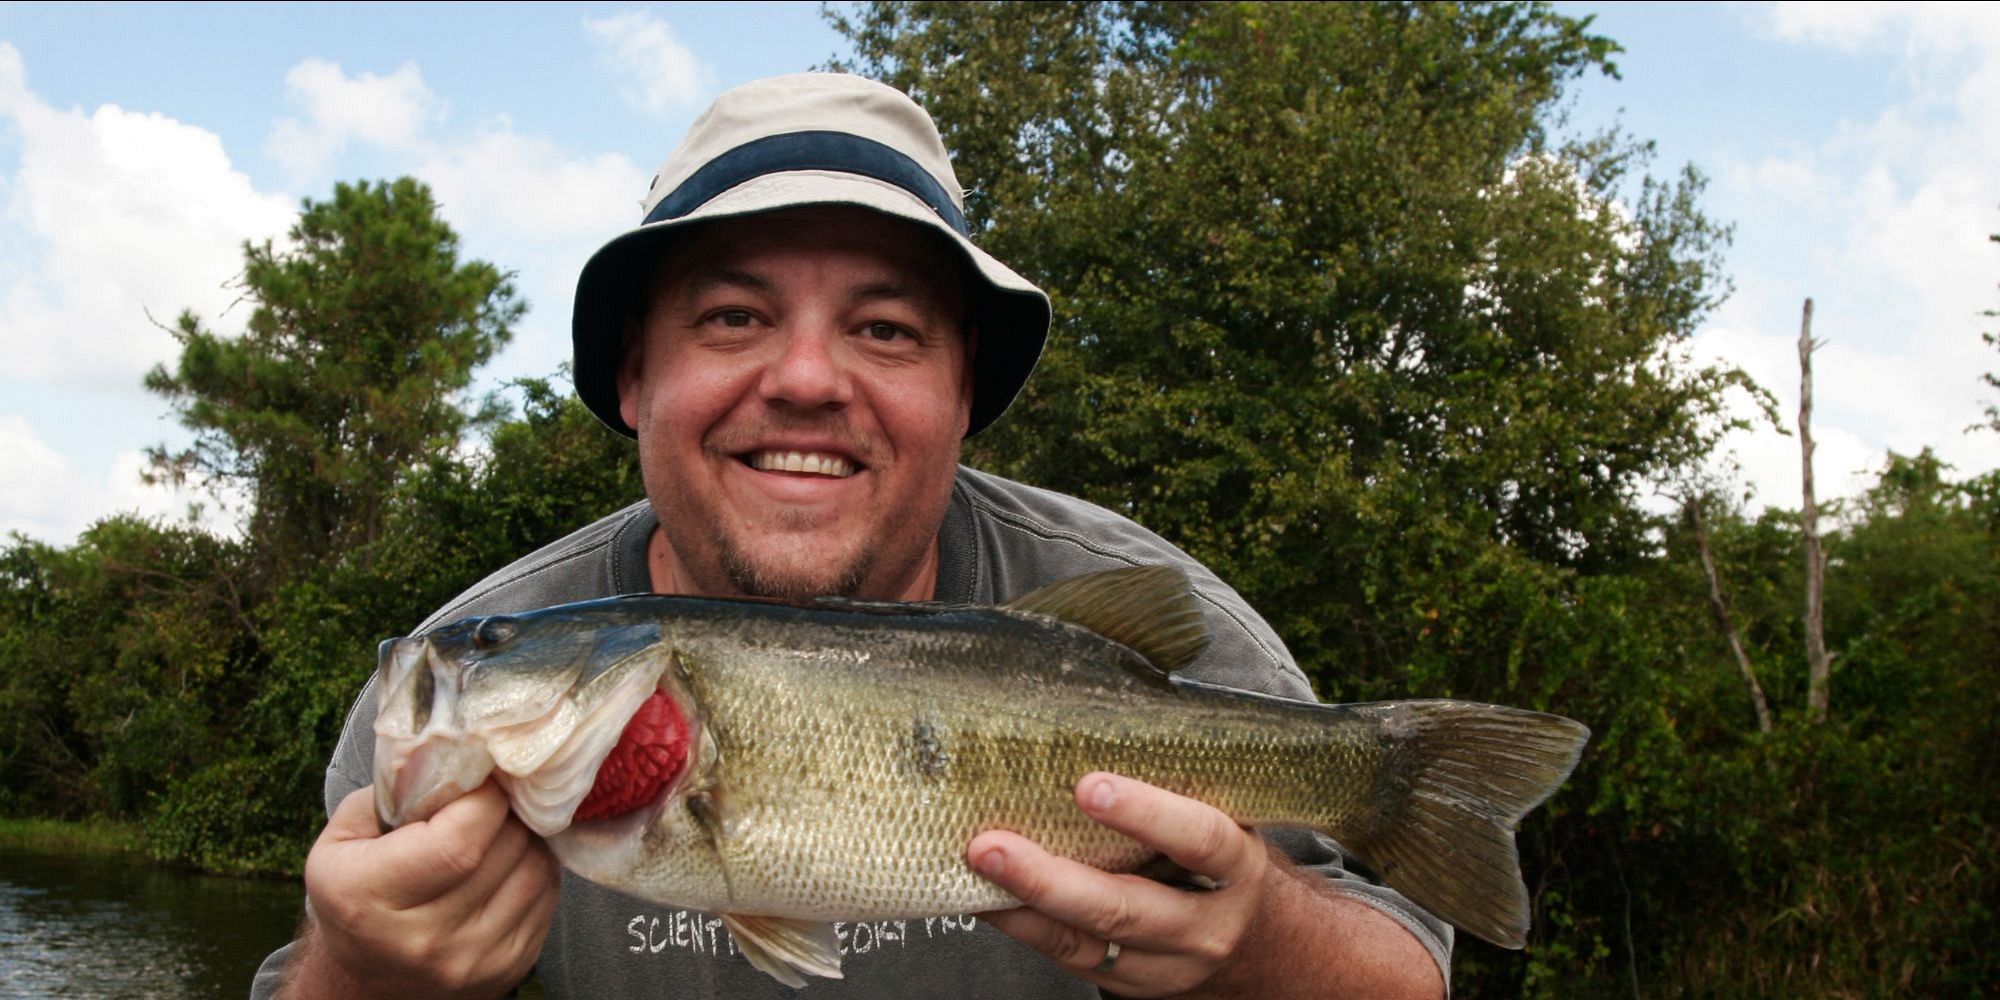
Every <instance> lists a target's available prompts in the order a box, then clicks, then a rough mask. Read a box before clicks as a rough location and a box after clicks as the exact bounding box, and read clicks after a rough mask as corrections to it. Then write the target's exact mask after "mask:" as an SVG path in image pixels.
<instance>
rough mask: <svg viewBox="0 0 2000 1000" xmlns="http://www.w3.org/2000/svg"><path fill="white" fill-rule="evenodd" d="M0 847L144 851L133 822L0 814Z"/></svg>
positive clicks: (82, 851) (71, 851)
mask: <svg viewBox="0 0 2000 1000" xmlns="http://www.w3.org/2000/svg"><path fill="white" fill-rule="evenodd" d="M0 848H15V849H25V850H35V851H61V852H63V853H66V854H135V855H140V854H144V853H145V841H144V835H143V834H141V833H140V831H139V826H138V824H136V823H117V822H112V821H110V820H103V819H86V820H60V819H14V818H8V817H0Z"/></svg>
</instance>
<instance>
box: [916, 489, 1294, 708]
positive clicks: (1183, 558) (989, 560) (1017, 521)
mask: <svg viewBox="0 0 2000 1000" xmlns="http://www.w3.org/2000/svg"><path fill="white" fill-rule="evenodd" d="M954 492H955V497H954V499H955V501H956V502H957V503H960V504H962V505H963V507H964V509H965V511H966V513H967V516H968V520H969V527H970V529H971V530H970V534H971V548H972V553H971V555H972V558H974V559H975V560H976V561H977V562H978V564H979V576H980V578H981V585H980V592H979V593H978V594H976V597H975V599H976V600H978V601H980V602H992V603H998V602H1002V601H1007V600H1011V599H1013V598H1015V597H1018V596H1020V595H1022V594H1025V593H1027V592H1028V591H1030V590H1033V589H1035V588H1036V587H1040V586H1043V585H1045V584H1049V583H1053V582H1055V581H1057V580H1065V579H1068V578H1070V577H1073V576H1081V575H1083V574H1085V573H1095V572H1098V571H1100V570H1107V569H1118V568H1122V567H1127V566H1142V565H1150V564H1171V565H1175V566H1179V567H1180V568H1181V570H1182V571H1183V572H1185V573H1186V574H1187V576H1188V582H1189V584H1190V586H1191V587H1192V588H1193V590H1194V594H1195V598H1196V599H1197V600H1198V601H1200V602H1201V605H1202V609H1203V618H1204V620H1205V621H1206V622H1207V624H1208V627H1209V638H1210V645H1209V651H1208V653H1205V654H1204V655H1203V656H1202V658H1201V659H1200V660H1198V661H1196V663H1195V664H1194V666H1192V667H1190V668H1189V675H1190V676H1194V677H1197V678H1199V679H1202V680H1209V681H1214V682H1217V683H1225V684H1229V685H1231V686H1235V687H1245V688H1250V689H1253V690H1259V691H1265V692H1267V693H1271V694H1279V695H1284V696H1287V697H1294V698H1297V697H1310V696H1311V695H1310V691H1311V689H1310V687H1309V686H1308V685H1307V684H1306V682H1305V678H1304V676H1303V675H1301V674H1300V673H1299V669H1298V666H1297V665H1296V664H1295V663H1294V662H1293V660H1292V655H1291V652H1290V651H1289V650H1287V649H1286V648H1285V644H1284V643H1283V642H1282V641H1281V640H1280V639H1279V638H1278V636H1277V634H1276V632H1274V631H1273V630H1272V628H1271V626H1270V625H1269V624H1268V623H1266V622H1265V621H1264V619H1263V618H1262V616H1260V615H1258V614H1257V612H1256V611H1255V610H1254V609H1253V608H1251V607H1250V604H1249V602H1248V601H1246V600H1244V599H1243V596H1242V595H1241V594H1238V593H1237V592H1236V590H1235V588H1233V587H1231V586H1229V585H1228V584H1227V583H1224V582H1223V581H1222V579H1221V578H1220V577H1218V576H1217V575H1216V574H1215V573H1214V572H1213V571H1212V570H1210V569H1209V568H1208V567H1207V566H1204V565H1202V563H1201V562H1200V561H1198V560H1196V559H1195V558H1194V557H1193V556H1190V555H1188V554H1187V553H1186V552H1183V551H1181V549H1180V548H1179V547H1178V546H1176V545H1174V544H1173V543H1172V542H1169V541H1167V540H1166V539H1164V538H1161V537H1160V536H1159V535H1157V534H1154V533H1153V532H1152V531H1149V530H1147V529H1146V528H1145V527H1144V526H1142V525H1140V524H1139V523H1138V522H1137V521H1134V520H1132V519H1131V518H1129V517H1126V516H1125V515H1123V514H1120V513H1118V512H1117V511H1114V510H1110V509H1107V508H1105V507H1102V506H1099V505H1098V504H1094V503H1091V502H1090V501H1088V500H1083V499H1081V498H1078V497H1073V496H1069V495H1068V494H1064V493H1058V492H1056V491H1054V490H1048V489H1042V488H1040V487H1036V486H1029V485H1027V484H1025V483H1019V482H1015V481H1013V480H1011V479H1007V478H1005V477H1002V476H996V475H994V474H992V473H989V472H981V471H979V470H977V469H969V468H963V467H961V468H960V469H959V473H958V483H957V487H956V489H955V491H954Z"/></svg>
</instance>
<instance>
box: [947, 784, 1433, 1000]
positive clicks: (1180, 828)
mask: <svg viewBox="0 0 2000 1000" xmlns="http://www.w3.org/2000/svg"><path fill="white" fill-rule="evenodd" d="M1076 801H1077V805H1078V806H1080V807H1081V808H1082V809H1083V810H1084V812H1085V813H1087V814H1089V815H1090V817H1091V818H1093V819H1095V820H1097V821H1098V822H1100V823H1103V824H1104V825H1105V826H1108V827H1110V828H1111V829H1114V830H1117V831H1118V832H1120V833H1123V834H1125V835H1126V836H1129V837H1132V838H1133V839H1135V840H1138V841H1139V842H1140V843H1143V844H1145V845H1147V846H1149V847H1152V848H1155V849H1157V850H1158V851H1159V852H1160V853H1161V854H1163V855H1165V856H1166V857H1167V858H1168V860H1171V861H1173V862H1174V863H1175V864H1177V865H1180V866H1181V867H1183V868H1185V869H1187V870H1188V871H1190V872H1192V873H1194V874H1196V875H1202V876H1207V877H1208V878H1210V879H1213V880H1214V881H1215V882H1216V884H1217V886H1218V888H1217V889H1216V890H1214V891H1212V892H1188V891H1183V890H1180V889H1176V888H1173V887H1171V886H1166V885H1162V884H1160V883H1158V882H1154V881H1152V880H1150V879H1145V878H1141V877H1139V876H1136V875H1114V874H1111V873H1108V872H1103V871H1099V870H1098V869H1096V868H1092V867H1090V866H1088V865H1083V864H1079V863H1077V862H1074V861H1070V860H1067V859H1064V858H1058V857H1055V856H1053V855H1051V854H1049V853H1048V852H1046V851H1044V850H1042V849H1041V848H1040V847H1039V846H1037V845H1036V844H1034V843H1033V842H1031V841H1029V840H1027V839H1026V838H1023V837H1021V836H1019V835H1018V834H1014V833H1009V832H1007V831H1000V830H996V831H991V832H988V833H982V834H980V835H979V836H977V837H975V838H973V840H972V844H971V846H970V847H969V848H968V849H967V851H966V857H967V858H968V860H970V861H971V863H972V866H973V869H974V870H975V871H977V872H979V873H980V874H981V875H984V876H985V877H987V878H989V879H991V880H993V881H994V882H995V883H997V884H998V885H999V886H1000V887H1001V888H1004V889H1006V890H1007V891H1008V892H1011V893H1013V894H1014V895H1015V896H1016V897H1017V898H1019V899H1020V900H1021V901H1022V902H1023V903H1024V904H1026V905H1024V906H1022V907H1020V908H1018V909H1013V910H1003V911H1000V912H997V913H988V914H983V916H984V918H985V919H986V920H988V921H990V922H991V923H992V924H993V925H994V926H995V927H998V928H999V929H1000V930H1001V931H1003V932H1005V933H1006V934H1008V935H1009V936H1011V937H1014V938H1016V939H1018V940H1020V941H1022V942H1024V943H1026V944H1027V945H1029V946H1030V947H1032V948H1034V949H1035V950H1037V951H1040V952H1042V953H1043V954H1045V955H1048V956H1049V957H1050V958H1052V959H1054V960H1055V961H1056V962H1057V963H1058V964H1060V965H1062V966H1063V967H1064V968H1065V969H1068V970H1069V971H1070V972H1072V973H1074V974H1076V975H1077V976H1079V977H1081V978H1083V979H1085V980H1088V981H1090V982H1092V983H1095V984H1097V985H1098V986H1100V987H1102V988H1104V989H1105V990H1108V991H1110V992H1113V993H1117V994H1119V995H1122V996H1131V997H1160V996H1179V995H1187V994H1192V995H1196V996H1211V997H1229V996H1256V997H1283V996H1301V997H1308V996H1309V997H1324V996H1335V995H1355V996H1384V995H1393V996H1428V997H1437V996H1440V995H1441V994H1442V992H1443V986H1444V984H1443V981H1442V980H1441V978H1440V977H1439V974H1438V970H1437V963H1436V962H1434V961H1433V960H1432V959H1431V957H1430V953H1429V952H1427V951H1426V950H1425V949H1424V947H1423V945H1422V944H1420V943H1418V941H1417V940H1416V938H1415V937H1413V936H1412V935H1411V934H1410V933H1409V932H1408V931H1406V930H1404V929H1403V927H1402V926H1401V925H1400V924H1397V923H1396V922H1395V921H1393V920H1391V919H1390V918H1388V917H1386V916H1384V915H1382V914H1381V913H1379V912H1378V911H1376V910H1374V909H1373V908H1372V907H1369V906H1367V905H1366V904H1363V903H1359V902H1355V901H1353V900H1350V899H1345V898H1341V897H1338V896H1336V895H1334V894H1333V893H1331V892H1328V891H1327V890H1326V889H1325V888H1324V887H1323V886H1320V885H1315V884H1313V879H1312V877H1310V876H1308V875H1304V874H1302V873H1300V872H1298V871H1297V870H1296V869H1294V868H1292V866H1291V864H1290V863H1289V861H1286V860H1285V859H1283V858H1282V857H1281V856H1277V857H1274V855H1273V852H1272V850H1271V849H1270V848H1269V847H1268V846H1267V845H1266V844H1265V843H1264V841H1263V839H1262V838H1260V837H1258V836H1257V835H1256V834H1255V833H1252V832H1251V831H1249V830H1246V829H1244V828H1243V827H1241V826H1238V825H1237V824H1236V822H1235V821H1234V820H1231V819H1230V818H1229V817H1228V816H1227V815H1225V814H1223V813H1222V812H1220V811H1218V810H1216V809H1214V808H1212V807H1210V806H1208V805H1206V804H1204V803H1201V802H1197V801H1194V800H1193V799H1188V798H1184V797H1182V796H1179V795H1175V794H1173V793H1171V792H1167V791H1164V790H1162V789H1159V788H1155V787H1153V786H1152V785H1148V784H1146V783H1144V782H1140V781H1134V780H1132V779H1130V778H1123V777H1119V776H1117V775H1112V774H1104V773H1101V772H1100V773H1093V774H1088V775H1085V776H1084V777H1083V779H1082V780H1080V781H1078V782H1077V786H1076ZM1113 941H1115V942H1117V943H1118V948H1117V951H1116V952H1115V953H1113V952H1112V951H1111V949H1110V945H1109V943H1110V942H1113ZM1114 954H1115V957H1113V956H1114ZM1107 966H1108V967H1107Z"/></svg>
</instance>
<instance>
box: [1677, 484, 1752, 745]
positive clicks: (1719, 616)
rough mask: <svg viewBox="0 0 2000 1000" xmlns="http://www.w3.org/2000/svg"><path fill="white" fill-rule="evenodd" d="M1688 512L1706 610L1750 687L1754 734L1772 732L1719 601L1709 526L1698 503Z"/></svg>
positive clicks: (1689, 505)
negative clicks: (1705, 589)
mask: <svg viewBox="0 0 2000 1000" xmlns="http://www.w3.org/2000/svg"><path fill="white" fill-rule="evenodd" d="M1687 509H1688V513H1689V514H1690V515H1691V516H1692V517H1693V518H1694V544H1695V549H1696V550H1697V551H1699V552H1700V553H1701V569H1702V572H1704V573H1707V574H1708V607H1709V610H1710V611H1713V612H1715V623H1716V624H1717V625H1719V626H1721V627H1722V634H1723V635H1724V636H1725V637H1727V638H1728V639H1729V651H1730V652H1732V653H1734V654H1736V669H1737V670H1739V671H1741V672H1742V673H1743V683H1744V684H1745V685H1748V686H1749V688H1750V704H1752V705H1755V706H1756V707H1757V731H1758V732H1761V733H1768V732H1770V731H1771V706H1770V703H1769V702H1766V701H1765V700H1764V688H1763V686H1762V685H1760V684H1758V683H1757V671H1755V670H1753V669H1751V666H1750V654H1748V653H1745V652H1744V651H1743V640H1742V638H1741V637H1740V636H1738V635H1737V632H1736V623H1735V621H1733V620H1731V619H1730V617H1729V605H1728V604H1727V603H1725V602H1724V601H1723V600H1722V581H1721V579H1720V578H1719V577H1718V576H1717V575H1716V572H1715V557H1714V556H1712V555H1710V554H1709V550H1708V526H1707V524H1706V522H1705V521H1704V520H1703V518H1702V515H1701V500H1700V498H1698V497H1689V498H1688V500H1687Z"/></svg>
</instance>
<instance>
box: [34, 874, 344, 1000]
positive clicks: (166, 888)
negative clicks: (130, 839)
mask: <svg viewBox="0 0 2000 1000" xmlns="http://www.w3.org/2000/svg"><path fill="white" fill-rule="evenodd" d="M303 899H304V889H303V888H302V887H301V886H300V885H299V883H298V882H296V881H282V880H254V879H229V878H215V877H211V876H205V875H191V874H188V873H186V872H179V871H172V870H169V869H165V868H159V867H155V866H151V865H147V864H145V863H143V862H138V861H134V860H131V859H127V858H117V857H101V856H88V855H68V854H52V853H43V852H38V851H27V850H21V849H15V848H0V998H8V1000H11V998H15V997H36V998H41V997H120V998H124V997H167V998H172V997H200V998H204V1000H206V998H209V997H241V996H246V995H247V994H248V993H249V991H250V976H251V974H252V973H254V972H255V971H256V970H257V964H258V963H259V962H261V961H262V960H263V958H264V956H265V955H267V954H269V953H270V952H271V950H272V949H274V948H276V947H278V946H279V945H281V944H284V943H285V942H286V941H288V940H290V939H291V936H292V931H293V930H294V929H295V927H296V926H297V924H298V919H299V914H300V907H301V903H302V901H303Z"/></svg>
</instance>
